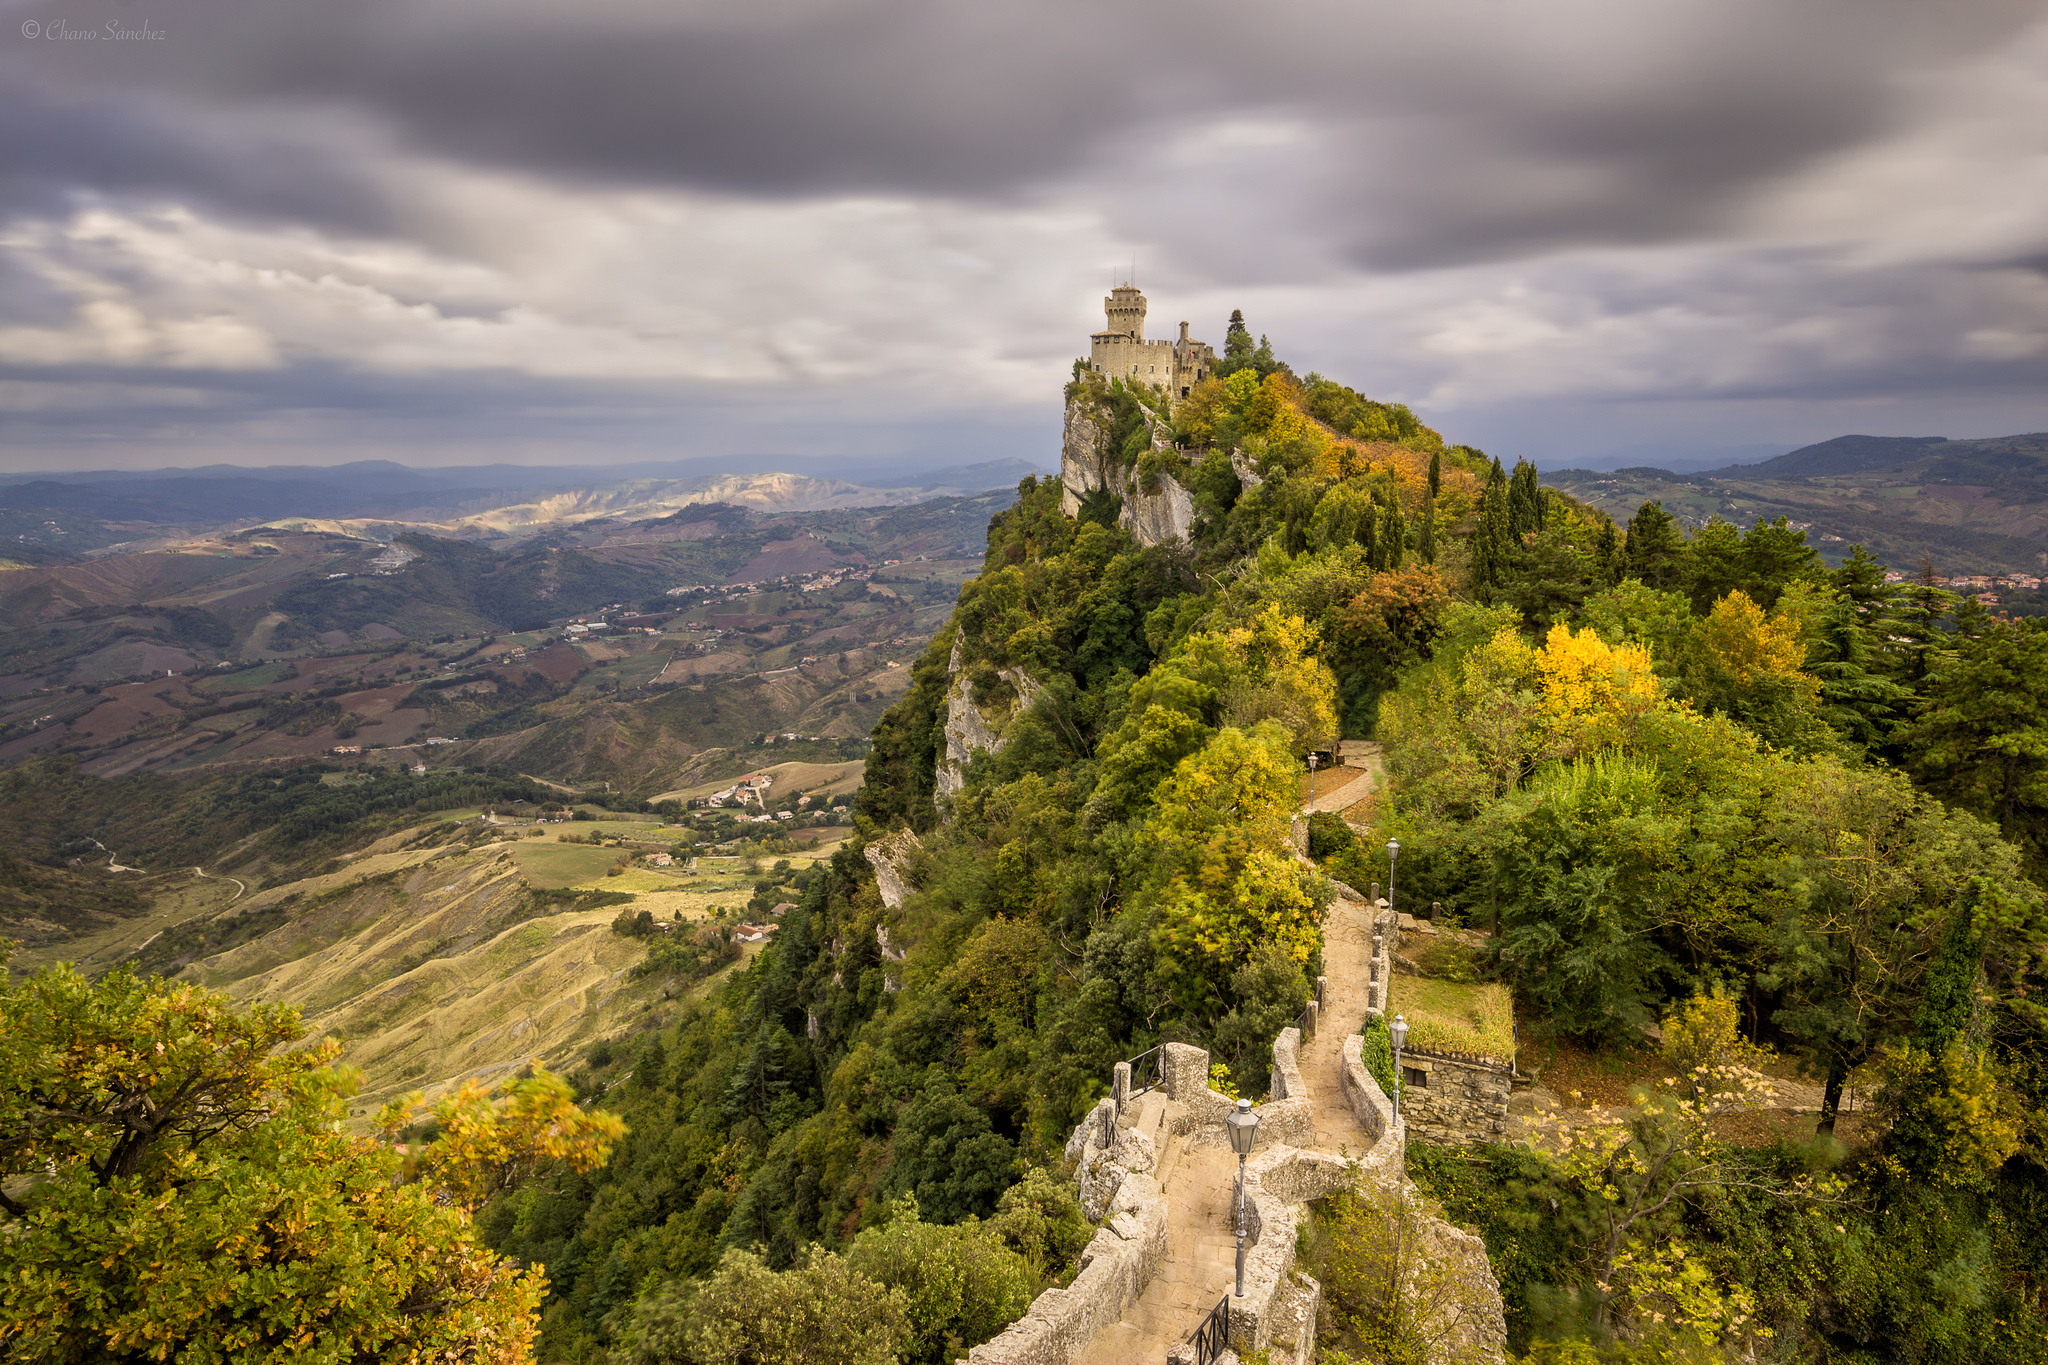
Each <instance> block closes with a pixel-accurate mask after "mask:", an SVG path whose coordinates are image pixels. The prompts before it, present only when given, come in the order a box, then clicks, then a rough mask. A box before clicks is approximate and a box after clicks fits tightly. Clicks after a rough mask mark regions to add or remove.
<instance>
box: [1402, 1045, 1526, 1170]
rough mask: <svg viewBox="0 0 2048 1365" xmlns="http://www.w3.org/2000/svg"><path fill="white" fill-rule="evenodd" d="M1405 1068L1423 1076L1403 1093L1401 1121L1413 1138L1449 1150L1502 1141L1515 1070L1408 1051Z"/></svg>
mask: <svg viewBox="0 0 2048 1365" xmlns="http://www.w3.org/2000/svg"><path fill="white" fill-rule="evenodd" d="M1401 1066H1402V1069H1403V1070H1408V1071H1417V1072H1420V1073H1422V1075H1423V1077H1424V1079H1423V1080H1422V1081H1421V1082H1419V1083H1418V1082H1412V1081H1411V1082H1410V1083H1409V1084H1407V1085H1404V1086H1403V1087H1402V1089H1401V1101H1402V1108H1403V1110H1404V1112H1403V1113H1402V1115H1401V1117H1402V1119H1403V1120H1404V1121H1406V1123H1407V1124H1408V1126H1409V1127H1410V1128H1412V1129H1413V1130H1414V1132H1415V1136H1417V1137H1419V1138H1423V1139H1425V1140H1427V1141H1430V1142H1442V1143H1447V1144H1449V1145H1451V1146H1470V1145H1471V1144H1473V1143H1477V1142H1498V1141H1499V1140H1500V1138H1501V1135H1502V1134H1503V1133H1505V1132H1506V1131H1507V1120H1508V1097H1509V1093H1510V1092H1511V1091H1512V1090H1513V1088H1514V1082H1515V1068H1514V1066H1513V1065H1512V1064H1511V1063H1508V1062H1496V1061H1493V1060H1491V1059H1490V1058H1485V1057H1475V1056H1469V1055H1467V1056H1449V1055H1445V1054H1443V1053H1436V1052H1424V1051H1422V1050H1420V1049H1418V1048H1412V1047H1411V1048H1406V1049H1403V1051H1402V1053H1401Z"/></svg>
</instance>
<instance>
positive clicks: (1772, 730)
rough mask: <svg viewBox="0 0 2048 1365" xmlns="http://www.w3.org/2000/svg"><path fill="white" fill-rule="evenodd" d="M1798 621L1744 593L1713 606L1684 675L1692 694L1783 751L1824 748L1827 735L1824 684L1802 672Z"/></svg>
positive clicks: (1802, 650) (1803, 659)
mask: <svg viewBox="0 0 2048 1365" xmlns="http://www.w3.org/2000/svg"><path fill="white" fill-rule="evenodd" d="M1805 663H1806V644H1805V642H1804V640H1803V639H1802V638H1801V631H1800V625H1799V621H1798V619H1797V618H1796V617H1795V616H1793V615H1791V614H1790V613H1787V612H1774V613H1771V614H1769V615H1766V614H1765V613H1764V609H1763V608H1762V607H1760V606H1758V605H1757V604H1756V603H1755V602H1754V601H1752V600H1751V599H1750V597H1749V594H1747V593H1745V592H1742V591H1740V590H1739V589H1738V590H1737V591H1735V592H1731V593H1729V594H1728V595H1727V596H1725V597H1723V598H1722V599H1721V600H1720V601H1718V602H1716V603H1715V604H1714V609H1713V610H1712V611H1711V612H1709V613H1708V614H1707V618H1706V620H1705V621H1703V622H1701V623H1700V628H1699V635H1698V643H1697V646H1696V647H1695V649H1694V651H1693V661H1692V665H1691V667H1690V668H1689V669H1688V670H1687V675H1688V676H1687V682H1688V690H1690V692H1691V693H1692V695H1693V697H1694V699H1695V700H1696V701H1698V703H1699V704H1700V705H1701V706H1702V707H1703V708H1705V709H1707V710H1709V711H1715V712H1719V713H1721V714H1723V715H1726V716H1728V717H1729V718H1731V719H1733V720H1735V721H1736V722H1738V723H1739V724H1741V725H1743V726H1745V727H1746V728H1748V729H1749V730H1751V731H1753V732H1755V733H1756V734H1757V735H1758V736H1759V737H1761V738H1762V739H1764V740H1765V741H1767V742H1768V743H1770V744H1772V745H1774V746H1776V747H1779V748H1794V749H1812V748H1816V747H1825V745H1826V742H1827V736H1828V730H1827V726H1826V723H1825V722H1824V721H1822V720H1821V718H1820V714H1819V709H1818V706H1817V702H1818V699H1819V696H1820V680H1819V679H1818V678H1816V677H1814V676H1813V675H1812V674H1810V673H1807V672H1806V671H1805Z"/></svg>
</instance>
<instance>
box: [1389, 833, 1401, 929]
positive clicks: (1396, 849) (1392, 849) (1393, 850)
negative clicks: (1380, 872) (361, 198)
mask: <svg viewBox="0 0 2048 1365" xmlns="http://www.w3.org/2000/svg"><path fill="white" fill-rule="evenodd" d="M1400 856H1401V841H1400V840H1399V839H1389V840H1387V913H1389V914H1393V915H1398V914H1400V913H1401V912H1400V910H1399V909H1398V908H1397V907H1396V906H1395V904H1394V859H1396V858H1398V857H1400Z"/></svg>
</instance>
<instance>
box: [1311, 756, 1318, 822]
mask: <svg viewBox="0 0 2048 1365" xmlns="http://www.w3.org/2000/svg"><path fill="white" fill-rule="evenodd" d="M1319 757H1320V755H1318V754H1310V755H1309V756H1308V813H1309V814H1310V815H1314V814H1315V813H1316V760H1317V759H1318V758H1319Z"/></svg>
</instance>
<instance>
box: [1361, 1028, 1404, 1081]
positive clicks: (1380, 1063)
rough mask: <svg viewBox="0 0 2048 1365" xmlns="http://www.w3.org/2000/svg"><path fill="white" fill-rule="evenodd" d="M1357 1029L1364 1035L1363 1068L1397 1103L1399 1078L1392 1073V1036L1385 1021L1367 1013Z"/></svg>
mask: <svg viewBox="0 0 2048 1365" xmlns="http://www.w3.org/2000/svg"><path fill="white" fill-rule="evenodd" d="M1358 1031H1359V1033H1361V1034H1362V1035H1364V1037H1365V1048H1364V1054H1365V1069H1366V1070H1367V1071H1369V1072H1371V1073H1372V1078H1373V1079H1374V1080H1376V1081H1378V1082H1379V1083H1380V1091H1381V1093H1382V1094H1384V1095H1386V1097H1387V1098H1388V1099H1390V1100H1393V1101H1395V1102H1396V1103H1399V1102H1400V1098H1401V1097H1400V1095H1399V1093H1398V1092H1399V1090H1400V1088H1401V1078H1400V1077H1398V1076H1396V1075H1395V1074H1394V1038H1393V1035H1392V1034H1390V1033H1388V1032H1387V1021H1386V1020H1385V1019H1384V1018H1382V1017H1381V1016H1379V1015H1377V1014H1368V1015H1366V1016H1365V1023H1364V1024H1362V1025H1360V1027H1359V1030H1358Z"/></svg>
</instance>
